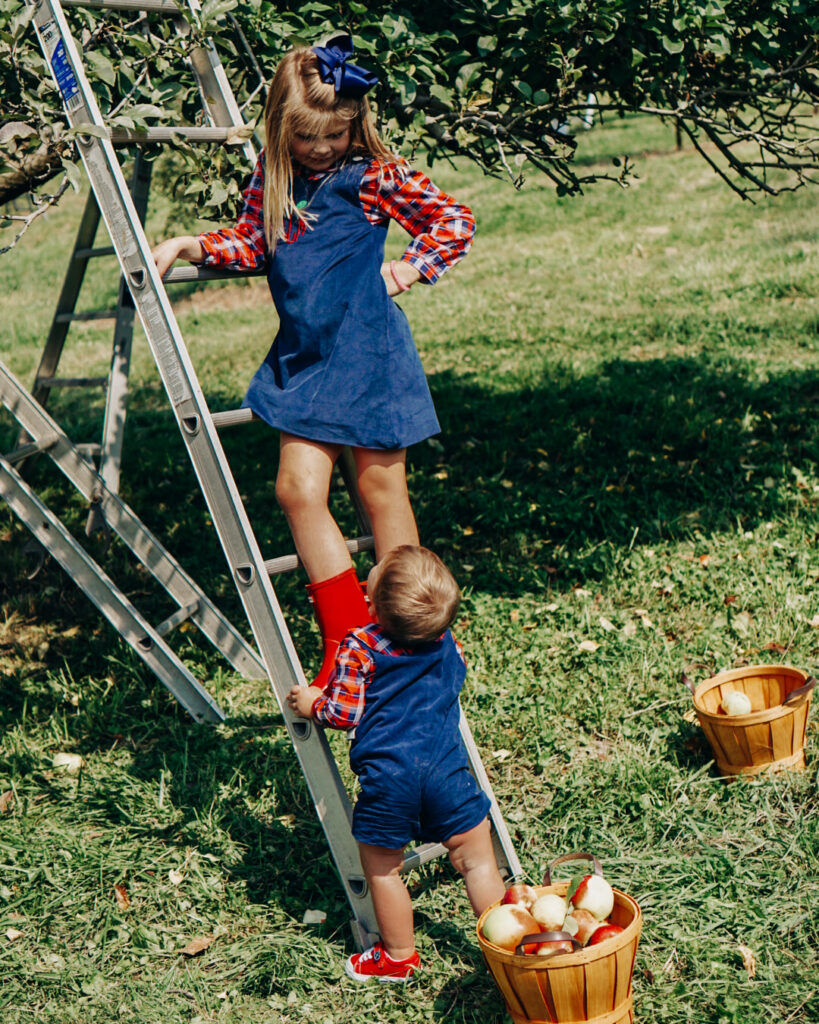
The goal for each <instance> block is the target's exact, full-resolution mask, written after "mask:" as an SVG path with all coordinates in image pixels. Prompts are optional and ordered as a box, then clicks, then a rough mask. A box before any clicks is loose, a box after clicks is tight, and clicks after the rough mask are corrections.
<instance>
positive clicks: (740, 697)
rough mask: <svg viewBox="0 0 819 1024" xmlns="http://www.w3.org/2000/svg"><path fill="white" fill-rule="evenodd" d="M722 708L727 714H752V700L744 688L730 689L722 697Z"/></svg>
mask: <svg viewBox="0 0 819 1024" xmlns="http://www.w3.org/2000/svg"><path fill="white" fill-rule="evenodd" d="M722 710H723V711H724V712H725V714H726V715H750V713H751V700H750V698H749V696H748V694H747V693H743V692H742V690H730V691H729V692H728V693H726V694H725V696H724V697H723V698H722Z"/></svg>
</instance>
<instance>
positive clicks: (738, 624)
mask: <svg viewBox="0 0 819 1024" xmlns="http://www.w3.org/2000/svg"><path fill="white" fill-rule="evenodd" d="M753 622H754V618H753V616H752V615H749V614H748V612H740V613H739V614H738V615H735V616H734V618H733V619H732V620H731V625H732V626H733V628H734V629H735V630H736V632H737V633H739V634H740V636H745V635H746V634H747V633H748V631H749V630H750V628H751V626H752V625H753Z"/></svg>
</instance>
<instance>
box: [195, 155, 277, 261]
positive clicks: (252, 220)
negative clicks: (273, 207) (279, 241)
mask: <svg viewBox="0 0 819 1024" xmlns="http://www.w3.org/2000/svg"><path fill="white" fill-rule="evenodd" d="M243 197H244V205H243V206H242V212H241V213H240V214H239V219H238V220H237V221H236V224H235V225H234V227H232V228H219V230H217V231H206V232H205V233H204V234H202V235H199V237H198V240H199V244H200V245H201V246H202V252H203V253H204V260H203V263H204V264H205V266H216V265H221V266H230V267H234V268H235V269H236V270H256V269H257V268H258V267H260V266H262V264H263V263H264V261H265V259H266V257H267V242H266V241H265V234H264V153H262V155H261V156H260V157H259V159H258V161H257V162H256V167H255V168H254V170H253V174H252V175H251V178H250V183H249V184H248V186H247V188H246V189H245V191H244V193H243Z"/></svg>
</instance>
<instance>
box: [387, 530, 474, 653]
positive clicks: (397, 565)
mask: <svg viewBox="0 0 819 1024" xmlns="http://www.w3.org/2000/svg"><path fill="white" fill-rule="evenodd" d="M379 568H380V571H379V574H378V576H377V577H376V580H375V586H374V588H373V593H371V594H370V597H371V599H372V601H373V603H374V604H375V609H376V612H377V614H378V622H379V624H380V625H381V626H382V627H383V628H384V632H385V633H387V634H388V635H389V637H390V638H391V639H392V640H394V641H395V642H396V643H397V644H400V645H401V646H402V647H417V646H419V645H420V644H428V643H432V642H433V641H434V640H437V639H438V637H439V636H440V635H441V634H442V633H443V632H444V631H445V630H446V629H447V628H448V627H449V626H451V625H452V623H453V621H454V620H455V616H456V615H457V614H458V608H459V606H460V603H461V592H460V590H459V589H458V584H457V583H456V582H455V580H454V578H453V576H452V573H451V572H450V571H449V569H447V567H446V566H445V565H444V563H443V562H442V561H441V559H440V558H439V557H438V556H437V555H436V554H433V552H432V551H430V550H429V549H428V548H422V547H416V546H414V545H411V544H402V545H401V546H400V547H397V548H393V549H392V551H389V552H388V553H387V554H386V555H385V556H384V558H383V559H382V560H381V562H380V566H379Z"/></svg>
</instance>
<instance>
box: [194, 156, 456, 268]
mask: <svg viewBox="0 0 819 1024" xmlns="http://www.w3.org/2000/svg"><path fill="white" fill-rule="evenodd" d="M296 173H299V169H298V168H296ZM326 173H330V172H322V173H321V174H310V175H309V177H310V178H311V179H317V178H320V177H322V175H323V174H326ZM359 195H360V199H361V207H362V209H363V211H364V215H365V216H366V217H367V219H368V220H369V221H370V222H371V223H372V224H386V223H387V222H388V221H390V220H394V221H396V222H397V223H398V224H400V225H401V227H402V228H404V229H405V230H406V231H407V232H409V234H410V235H411V236H412V241H411V242H410V244H409V245H408V246H407V248H406V251H405V252H404V255H403V256H402V257H401V259H402V261H403V262H404V263H410V264H411V265H412V266H413V267H416V268H417V270H418V272H419V273H420V274H421V277H422V278H423V279H424V280H425V281H427V282H428V283H429V284H433V283H434V282H435V281H437V280H438V278H439V277H440V276H441V274H443V272H444V271H445V270H446V269H447V268H448V267H451V266H454V264H456V263H457V262H458V261H459V260H461V259H462V258H463V257H464V256H465V255H466V254H467V252H468V251H469V247H470V246H471V244H472V236H473V235H474V234H475V218H474V217H473V216H472V211H471V210H470V209H469V208H468V207H466V206H463V205H462V204H461V203H458V202H456V201H455V200H454V199H453V198H452V196H449V195H447V194H446V193H445V192H442V191H441V190H440V189H439V188H438V187H437V186H436V185H434V184H433V183H432V182H431V181H430V180H429V178H428V177H427V176H426V175H425V174H422V173H421V172H420V171H414V170H412V169H411V168H410V167H408V166H406V165H405V164H400V163H395V162H381V161H379V160H371V161H370V163H369V166H368V167H367V169H366V171H365V172H364V177H363V178H362V181H361V189H360V193H359ZM263 209H264V154H262V156H261V157H260V158H259V161H258V163H257V164H256V168H255V170H254V171H253V175H252V177H251V179H250V184H249V185H248V187H247V188H246V189H245V192H244V206H243V208H242V212H241V213H240V215H239V219H238V221H237V222H236V224H235V226H234V227H232V228H221V229H220V230H218V231H209V232H206V233H205V234H203V235H199V242H200V243H201V245H202V249H203V250H204V252H205V259H204V264H205V265H211V266H212V265H215V264H230V265H232V266H235V267H238V268H242V269H244V270H255V269H256V268H258V267H260V266H262V264H263V263H264V261H265V257H266V254H267V246H266V243H265V234H264V214H263ZM314 230H319V225H315V226H314ZM277 244H278V245H282V244H287V243H286V242H282V241H281V240H280V241H279V242H277Z"/></svg>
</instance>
